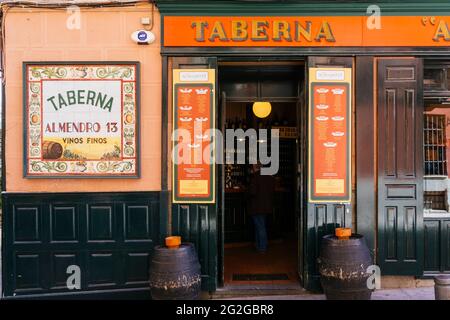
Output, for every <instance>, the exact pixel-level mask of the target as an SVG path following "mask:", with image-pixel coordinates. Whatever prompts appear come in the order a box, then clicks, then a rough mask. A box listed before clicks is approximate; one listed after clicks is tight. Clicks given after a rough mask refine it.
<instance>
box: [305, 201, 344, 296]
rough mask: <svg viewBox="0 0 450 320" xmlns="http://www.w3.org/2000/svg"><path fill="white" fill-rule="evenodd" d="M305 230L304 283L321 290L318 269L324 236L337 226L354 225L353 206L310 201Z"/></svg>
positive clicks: (308, 287)
mask: <svg viewBox="0 0 450 320" xmlns="http://www.w3.org/2000/svg"><path fill="white" fill-rule="evenodd" d="M307 207H308V208H307V216H306V223H305V227H306V228H305V229H304V232H305V233H306V236H305V237H304V239H305V242H306V243H304V246H303V250H304V254H305V260H304V264H305V265H304V269H303V272H304V283H303V286H304V287H305V288H306V289H307V290H311V291H318V290H321V287H320V283H319V279H320V275H319V272H318V269H317V257H318V256H319V251H320V245H321V242H322V237H323V236H325V235H327V234H333V233H334V229H335V228H339V227H347V228H350V227H351V225H352V217H351V206H350V205H343V204H342V205H341V204H312V203H308V206H307Z"/></svg>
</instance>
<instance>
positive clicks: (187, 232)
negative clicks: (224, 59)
mask: <svg viewBox="0 0 450 320" xmlns="http://www.w3.org/2000/svg"><path fill="white" fill-rule="evenodd" d="M169 65H170V66H171V67H169V70H168V72H169V75H170V74H172V69H217V59H216V58H207V57H173V58H171V61H170V64H169ZM215 74H216V80H217V71H216V73H215ZM216 83H217V81H216ZM170 85H171V84H169V86H170ZM215 99H216V101H215V106H216V108H217V94H215ZM215 114H216V117H217V116H218V112H216V113H215ZM215 121H216V128H217V127H218V120H217V119H215ZM215 172H216V177H215V181H216V185H215V188H216V192H215V194H216V202H215V204H189V203H186V204H178V203H177V204H172V234H174V235H179V236H181V237H182V239H183V242H185V241H188V242H192V243H194V245H195V248H196V250H197V254H198V257H199V260H200V265H201V268H202V271H201V272H202V275H201V276H202V290H205V291H215V290H216V288H217V268H218V267H217V248H218V245H217V244H218V230H217V228H218V226H217V212H218V210H217V203H218V200H217V195H218V192H217V189H218V188H217V186H218V185H217V181H218V180H217V172H218V170H216V171H215Z"/></svg>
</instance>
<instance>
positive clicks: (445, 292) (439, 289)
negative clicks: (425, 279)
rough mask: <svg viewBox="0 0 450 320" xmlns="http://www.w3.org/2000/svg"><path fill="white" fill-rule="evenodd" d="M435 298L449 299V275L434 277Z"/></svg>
mask: <svg viewBox="0 0 450 320" xmlns="http://www.w3.org/2000/svg"><path fill="white" fill-rule="evenodd" d="M434 296H435V300H450V275H439V276H435V277H434Z"/></svg>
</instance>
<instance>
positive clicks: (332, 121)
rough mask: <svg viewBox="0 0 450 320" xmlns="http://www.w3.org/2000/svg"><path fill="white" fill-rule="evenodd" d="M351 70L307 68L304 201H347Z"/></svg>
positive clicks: (349, 182) (349, 174)
mask: <svg viewBox="0 0 450 320" xmlns="http://www.w3.org/2000/svg"><path fill="white" fill-rule="evenodd" d="M351 77H352V70H351V68H309V153H308V154H309V155H308V201H309V202H316V203H328V202H333V203H336V202H338V203H348V202H350V201H351V170H352V168H351V109H352V108H351V106H352V92H351V91H352V81H351Z"/></svg>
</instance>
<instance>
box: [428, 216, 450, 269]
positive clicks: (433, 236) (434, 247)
mask: <svg viewBox="0 0 450 320" xmlns="http://www.w3.org/2000/svg"><path fill="white" fill-rule="evenodd" d="M424 253H425V261H424V274H425V275H426V274H435V273H442V272H445V273H450V219H449V218H425V219H424Z"/></svg>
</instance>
